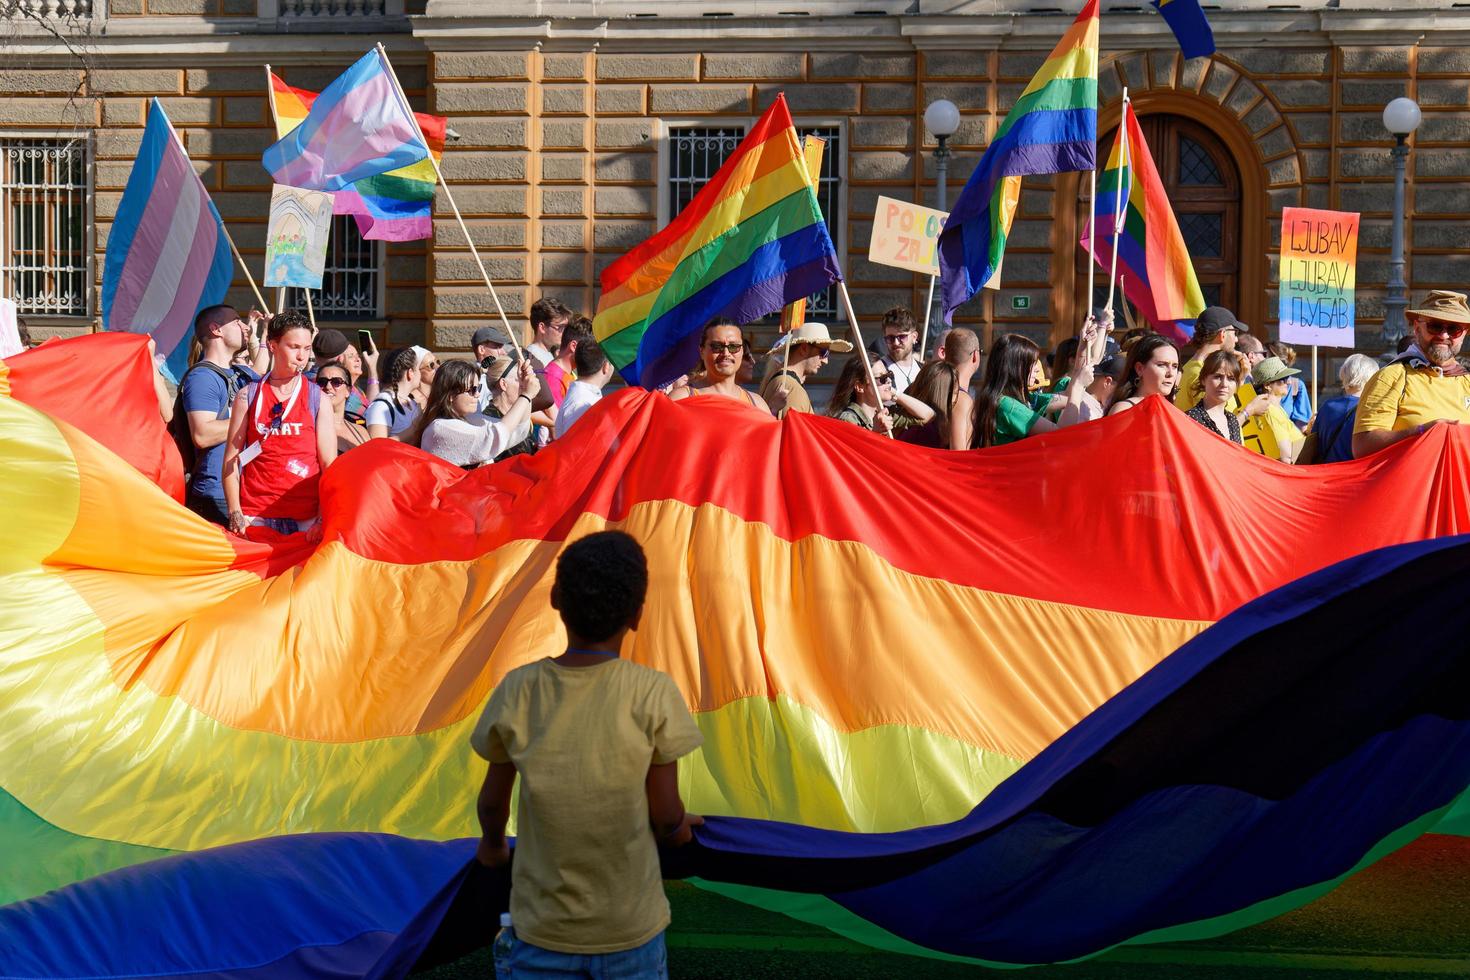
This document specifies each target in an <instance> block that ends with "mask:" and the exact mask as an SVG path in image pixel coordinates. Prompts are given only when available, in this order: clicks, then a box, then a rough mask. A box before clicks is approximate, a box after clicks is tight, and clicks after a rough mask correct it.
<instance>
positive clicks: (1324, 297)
mask: <svg viewBox="0 0 1470 980" xmlns="http://www.w3.org/2000/svg"><path fill="white" fill-rule="evenodd" d="M1359 217H1360V216H1359V215H1358V214H1356V213H1354V212H1347V211H1320V210H1318V209H1316V208H1286V209H1285V210H1284V211H1282V213H1281V287H1280V296H1281V307H1280V313H1279V320H1280V324H1281V339H1282V340H1284V341H1286V342H1287V343H1288V344H1311V345H1313V346H1319V347H1352V346H1354V337H1353V329H1354V324H1355V316H1354V313H1355V310H1354V302H1355V300H1354V293H1355V291H1356V286H1357V268H1356V267H1357V261H1358V219H1359Z"/></svg>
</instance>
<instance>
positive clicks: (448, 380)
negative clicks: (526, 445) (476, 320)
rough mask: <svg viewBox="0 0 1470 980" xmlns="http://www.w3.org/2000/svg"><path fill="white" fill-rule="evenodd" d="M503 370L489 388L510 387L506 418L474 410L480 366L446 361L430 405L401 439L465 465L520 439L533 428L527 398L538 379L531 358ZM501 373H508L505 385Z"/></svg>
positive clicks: (532, 394)
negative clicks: (509, 403) (512, 389)
mask: <svg viewBox="0 0 1470 980" xmlns="http://www.w3.org/2000/svg"><path fill="white" fill-rule="evenodd" d="M501 360H505V361H509V358H502V359H501ZM497 364H499V361H496V362H495V363H492V364H491V365H490V370H491V372H492V373H494V371H495V368H496V365H497ZM502 372H503V373H502V377H500V378H497V379H496V381H495V384H494V386H493V387H495V388H497V389H499V390H506V389H507V387H514V388H515V392H516V393H515V396H514V397H513V398H512V399H511V401H512V404H511V405H510V406H509V408H508V409H507V410H506V412H505V415H504V417H503V418H500V419H492V418H490V417H489V416H487V415H482V414H480V413H479V412H477V411H475V407H476V406H477V405H478V404H479V399H480V366H479V365H478V364H471V363H470V362H469V361H446V362H444V364H442V365H441V366H440V367H439V371H438V374H437V375H436V376H435V378H434V385H433V387H432V388H430V389H429V404H428V407H427V408H425V409H424V414H423V415H422V416H421V417H420V418H419V420H418V422H417V423H415V424H414V427H413V428H412V429H411V430H410V431H409V435H408V436H407V437H405V439H404V440H403V441H404V442H408V443H411V444H413V445H416V446H418V447H419V448H421V449H423V450H424V451H425V452H430V453H433V454H434V455H435V456H438V457H439V458H440V459H443V460H447V461H448V462H451V463H454V464H455V465H456V466H462V467H464V468H465V469H474V468H475V467H476V466H479V465H481V464H482V463H488V462H491V461H492V460H494V459H495V458H496V457H497V456H499V455H501V454H502V453H504V452H505V451H506V450H507V449H510V448H511V447H513V446H515V445H516V444H517V443H520V442H523V441H524V440H525V439H526V437H527V436H529V435H530V432H531V402H532V400H533V399H534V398H535V397H536V393H537V392H538V391H540V390H541V383H540V382H539V381H537V380H536V375H535V374H534V373H533V372H532V369H531V362H530V361H525V362H523V363H522V364H520V365H519V366H518V367H517V368H515V369H510V370H508V369H502ZM505 374H510V375H511V378H510V383H509V385H508V386H507V385H506V383H505V382H506V378H505V376H504V375H505Z"/></svg>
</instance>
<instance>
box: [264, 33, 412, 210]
mask: <svg viewBox="0 0 1470 980" xmlns="http://www.w3.org/2000/svg"><path fill="white" fill-rule="evenodd" d="M428 155H429V149H428V147H426V146H425V145H424V144H423V142H422V141H421V140H420V139H419V130H418V126H417V125H415V124H414V120H413V116H412V115H411V113H410V110H409V108H408V106H407V105H406V104H405V103H404V101H403V98H402V97H401V96H400V95H399V92H398V85H397V83H396V82H395V81H394V79H393V73H392V70H391V69H390V68H389V67H388V65H387V64H386V63H385V62H384V60H383V55H382V52H381V51H379V50H377V49H374V50H372V51H369V52H368V53H367V54H365V55H363V56H362V57H361V58H359V59H358V60H357V63H356V64H354V65H353V66H352V67H351V68H349V69H347V70H346V71H345V72H343V73H342V74H341V75H339V76H338V77H337V79H336V81H334V82H332V84H331V85H328V86H327V87H326V89H324V90H323V91H322V93H321V95H319V96H317V98H316V101H314V102H313V103H312V105H311V111H310V112H308V113H307V115H306V119H304V120H303V121H302V123H301V125H300V126H297V127H296V128H295V129H293V130H291V132H290V133H288V134H287V135H286V137H285V138H284V139H282V140H280V141H279V142H277V143H275V144H274V145H273V146H271V147H270V148H269V149H267V150H266V151H265V155H264V156H263V157H262V158H261V162H262V163H264V164H265V169H266V170H269V171H270V174H271V177H273V178H274V179H275V182H276V183H278V184H289V185H290V186H292V187H304V188H306V189H307V190H312V191H341V190H346V189H347V188H348V187H350V186H351V185H352V184H354V183H356V182H357V181H359V180H363V179H365V178H368V177H374V176H376V175H378V174H382V173H387V172H388V171H390V170H398V169H400V168H402V167H407V166H409V165H410V164H413V163H417V162H418V161H419V160H423V159H424V158H426V157H427V156H428Z"/></svg>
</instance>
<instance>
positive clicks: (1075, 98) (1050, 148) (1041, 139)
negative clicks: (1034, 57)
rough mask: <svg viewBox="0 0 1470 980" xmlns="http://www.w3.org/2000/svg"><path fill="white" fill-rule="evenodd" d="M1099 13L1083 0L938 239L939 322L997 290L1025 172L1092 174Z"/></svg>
mask: <svg viewBox="0 0 1470 980" xmlns="http://www.w3.org/2000/svg"><path fill="white" fill-rule="evenodd" d="M1097 8H1098V0H1087V3H1086V4H1085V5H1084V6H1083V7H1082V12H1081V13H1079V14H1078V15H1077V19H1076V20H1075V21H1074V22H1073V23H1072V26H1071V27H1070V28H1069V29H1068V30H1067V33H1066V34H1064V35H1063V36H1062V39H1061V40H1060V41H1059V42H1057V46H1056V47H1055V48H1054V49H1053V50H1052V53H1051V55H1050V56H1049V57H1048V58H1047V59H1046V61H1045V63H1043V64H1042V66H1041V69H1040V70H1039V71H1037V73H1036V75H1035V77H1033V78H1032V79H1031V84H1030V85H1027V86H1026V90H1025V91H1024V92H1022V93H1021V97H1020V98H1019V99H1017V100H1016V104H1015V105H1014V106H1012V107H1011V111H1010V112H1009V113H1008V114H1007V115H1006V117H1005V120H1004V121H1003V122H1002V123H1001V124H1000V129H999V130H998V131H997V132H996V134H995V140H994V141H993V142H991V144H990V146H989V147H988V148H986V150H985V155H984V156H983V157H981V158H980V164H979V165H978V166H977V167H976V168H975V172H974V173H972V174H971V175H970V179H969V180H968V181H966V183H965V189H964V190H963V191H961V192H960V197H959V200H958V201H956V202H955V206H954V210H953V211H952V212H950V216H949V221H948V222H947V223H946V224H945V227H944V231H943V232H941V233H940V235H939V274H940V278H941V281H942V283H943V296H944V320H945V322H946V323H948V322H949V320H950V317H951V315H952V314H953V313H954V310H955V309H956V308H957V307H959V306H960V305H962V304H963V303H965V302H966V301H967V300H969V298H970V297H971V296H973V295H975V293H976V291H978V290H979V289H980V288H981V287H982V286H988V287H990V288H996V287H998V286H999V278H1000V263H1001V259H1002V258H1004V256H1005V247H1006V236H1007V235H1009V234H1010V230H1011V222H1012V220H1013V219H1014V218H1015V214H1016V203H1017V202H1018V201H1019V200H1020V197H1021V178H1022V177H1023V176H1024V175H1027V174H1056V173H1066V172H1068V171H1072V170H1095V169H1096V168H1097V17H1098V14H1097Z"/></svg>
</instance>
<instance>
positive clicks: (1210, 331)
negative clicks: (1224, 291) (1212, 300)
mask: <svg viewBox="0 0 1470 980" xmlns="http://www.w3.org/2000/svg"><path fill="white" fill-rule="evenodd" d="M1232 329H1233V330H1237V331H1241V330H1249V329H1250V327H1247V326H1246V325H1245V324H1243V323H1241V322H1240V321H1239V320H1237V319H1236V318H1235V314H1234V313H1231V312H1230V311H1229V310H1227V309H1225V307H1223V306H1206V307H1205V310H1204V312H1203V313H1201V314H1200V315H1199V319H1197V320H1195V321H1194V335H1195V336H1196V337H1199V338H1204V337H1213V336H1215V334H1217V333H1221V332H1223V331H1225V330H1232Z"/></svg>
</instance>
